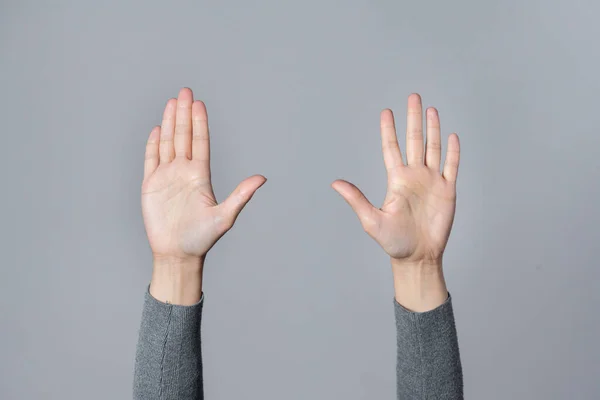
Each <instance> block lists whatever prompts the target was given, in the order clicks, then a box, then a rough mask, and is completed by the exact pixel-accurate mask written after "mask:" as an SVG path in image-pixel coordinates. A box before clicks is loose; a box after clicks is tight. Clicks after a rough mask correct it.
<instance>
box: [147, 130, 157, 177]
mask: <svg viewBox="0 0 600 400" xmlns="http://www.w3.org/2000/svg"><path fill="white" fill-rule="evenodd" d="M159 140H160V126H155V127H154V129H152V132H150V136H149V137H148V142H147V143H146V155H145V159H144V180H145V179H146V178H148V177H149V176H150V175H152V173H153V172H154V171H155V170H156V168H157V167H158V141H159Z"/></svg>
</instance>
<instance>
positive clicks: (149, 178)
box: [142, 88, 266, 297]
mask: <svg viewBox="0 0 600 400" xmlns="http://www.w3.org/2000/svg"><path fill="white" fill-rule="evenodd" d="M265 181H266V179H265V178H264V177H263V176H261V175H255V176H252V177H250V178H247V179H246V180H244V181H243V182H241V183H240V184H239V185H238V187H237V188H236V189H235V190H234V191H233V193H232V194H231V195H230V196H229V197H228V198H227V199H226V200H225V201H223V202H222V203H221V204H218V203H217V201H216V199H215V195H214V193H213V189H212V184H211V176H210V145H209V133H208V118H207V113H206V107H205V105H204V103H203V102H202V101H198V100H197V101H194V99H193V94H192V91H191V90H190V89H187V88H184V89H181V91H180V92H179V97H178V98H177V99H170V100H169V101H168V102H167V105H166V107H165V111H164V115H163V120H162V125H161V126H160V127H158V126H157V127H155V128H154V129H153V130H152V132H151V133H150V137H149V138H148V143H147V147H146V158H145V164H144V181H143V183H142V213H143V217H144V224H145V227H146V233H147V235H148V240H149V242H150V247H151V249H152V254H153V256H154V264H155V265H154V267H155V268H154V275H153V282H152V285H151V293H152V291H153V288H152V286H155V287H156V285H154V283H155V281H156V279H155V278H156V276H157V273H161V271H164V270H165V269H168V270H169V273H165V275H168V274H171V275H172V274H173V273H175V272H177V270H181V269H186V268H187V271H189V270H191V269H194V268H197V267H199V268H200V269H201V266H202V263H203V261H204V257H205V255H206V253H207V252H208V251H209V250H210V248H211V247H212V246H213V245H214V244H215V243H216V242H217V240H218V239H219V238H220V237H221V236H223V235H224V234H225V233H226V232H227V231H228V230H229V229H230V228H231V227H232V226H233V224H234V222H235V220H236V218H237V216H238V214H239V213H240V211H241V210H242V208H243V207H244V206H245V205H246V203H248V201H249V200H250V199H251V198H252V195H253V194H254V192H255V191H256V190H257V189H258V188H259V187H260V186H262V185H263V184H264V183H265ZM166 266H168V268H165V267H166ZM200 275H201V271H200ZM200 283H201V282H200ZM196 292H197V293H196V294H198V293H199V292H198V291H196ZM153 294H154V293H153ZM159 296H160V295H159ZM163 297H164V296H163ZM196 297H197V296H196Z"/></svg>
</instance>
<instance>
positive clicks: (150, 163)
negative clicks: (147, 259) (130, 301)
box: [142, 88, 460, 312]
mask: <svg viewBox="0 0 600 400" xmlns="http://www.w3.org/2000/svg"><path fill="white" fill-rule="evenodd" d="M426 119H427V125H426V128H427V129H426V136H427V141H426V143H425V142H424V138H423V122H422V120H423V116H422V105H421V98H420V96H419V95H418V94H412V95H410V96H409V98H408V111H407V134H406V153H407V162H406V164H405V163H404V162H403V160H402V154H401V152H400V148H399V145H398V139H397V136H396V128H395V123H394V116H393V113H392V111H391V110H389V109H386V110H384V111H383V112H382V113H381V138H382V149H383V158H384V163H385V166H386V170H387V175H388V188H387V194H386V197H385V200H384V204H383V205H382V207H381V208H376V207H374V206H373V205H372V204H371V203H370V202H369V201H368V200H367V199H366V197H365V196H364V195H363V194H362V192H361V191H360V190H359V189H358V188H357V187H356V186H354V185H353V184H351V183H349V182H346V181H343V180H337V181H335V182H333V184H332V187H333V188H334V189H335V190H336V191H337V192H338V193H339V194H340V195H341V196H342V197H343V198H344V199H345V200H346V201H347V202H348V204H350V206H351V207H352V208H353V210H354V211H355V212H356V214H357V216H358V218H359V220H360V222H361V224H362V226H363V228H364V230H365V231H366V232H367V233H368V234H369V235H370V236H371V237H372V238H373V239H375V240H376V241H377V242H378V243H379V244H380V245H381V247H382V248H383V249H384V250H385V251H386V253H387V254H389V256H390V261H391V265H392V272H393V276H394V289H395V297H396V300H397V301H398V302H399V303H400V304H401V305H403V306H404V307H406V308H408V309H409V310H412V311H417V312H424V311H429V310H432V309H434V308H436V307H438V306H439V305H441V304H442V303H444V302H445V301H446V299H447V297H448V291H447V289H446V284H445V281H444V276H443V271H442V258H443V253H444V249H445V247H446V244H447V242H448V238H449V236H450V230H451V228H452V222H453V220H454V212H455V208H456V177H457V174H458V162H459V153H460V147H459V141H458V136H457V135H456V134H452V135H450V137H449V138H448V146H447V152H446V158H445V163H444V166H443V172H440V167H441V166H440V164H441V139H440V122H439V116H438V113H437V110H436V109H435V108H429V109H427V111H426ZM265 182H266V178H265V177H263V176H261V175H254V176H251V177H249V178H247V179H245V180H244V181H242V182H241V183H240V184H239V185H238V187H237V188H236V189H235V190H234V191H233V193H232V194H231V195H230V196H229V197H228V198H227V199H226V200H224V201H223V202H222V203H220V204H219V203H217V201H216V199H215V195H214V193H213V189H212V184H211V177H210V143H209V132H208V117H207V113H206V107H205V105H204V103H202V102H201V101H194V99H193V93H192V91H191V90H190V89H188V88H184V89H181V91H180V92H179V96H178V98H177V99H170V100H169V101H168V102H167V105H166V107H165V111H164V115H163V121H162V124H161V126H160V127H158V126H157V127H155V128H154V129H153V130H152V132H151V133H150V137H149V138H148V144H147V146H146V158H145V164H144V180H143V183H142V213H143V217H144V224H145V227H146V232H147V235H148V240H149V242H150V247H151V249H152V254H153V259H154V261H153V272H152V281H151V283H150V294H151V295H152V296H153V297H155V298H156V299H157V300H160V301H163V302H169V303H172V304H178V305H191V304H195V303H197V302H198V301H199V300H200V298H201V295H202V272H203V268H204V260H205V258H206V254H207V252H208V251H209V250H210V249H211V248H212V246H213V245H214V244H215V243H216V242H217V240H219V239H220V238H221V237H222V236H223V235H224V234H225V233H226V232H227V231H228V230H229V229H231V228H232V227H233V224H234V223H235V220H236V218H237V216H238V215H239V213H240V212H241V210H242V209H243V208H244V206H245V205H246V204H247V203H248V201H250V199H251V198H252V196H253V195H254V193H255V192H256V190H258V188H259V187H261V186H262V185H263V184H264V183H265Z"/></svg>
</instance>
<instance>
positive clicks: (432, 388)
mask: <svg viewBox="0 0 600 400" xmlns="http://www.w3.org/2000/svg"><path fill="white" fill-rule="evenodd" d="M413 267H414V266H410V265H406V264H394V263H393V265H392V269H393V271H394V288H395V301H394V307H395V316H396V331H397V369H396V372H397V394H398V399H402V400H405V399H425V398H435V399H462V398H463V377H462V367H461V362H460V353H459V348H458V338H457V332H456V326H455V321H454V314H453V310H452V299H451V298H450V295H449V293H448V291H447V289H446V284H445V281H444V277H443V273H442V268H441V265H420V266H418V268H413Z"/></svg>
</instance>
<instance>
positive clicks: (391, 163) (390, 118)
mask: <svg viewBox="0 0 600 400" xmlns="http://www.w3.org/2000/svg"><path fill="white" fill-rule="evenodd" d="M381 149H382V151H383V162H384V164H385V169H387V171H388V174H389V172H390V171H392V170H394V169H396V168H398V167H401V166H403V165H404V164H403V163H402V153H401V152H400V146H399V145H398V137H397V136H396V124H395V122H394V113H393V112H392V110H390V109H385V110H383V111H382V112H381Z"/></svg>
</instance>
